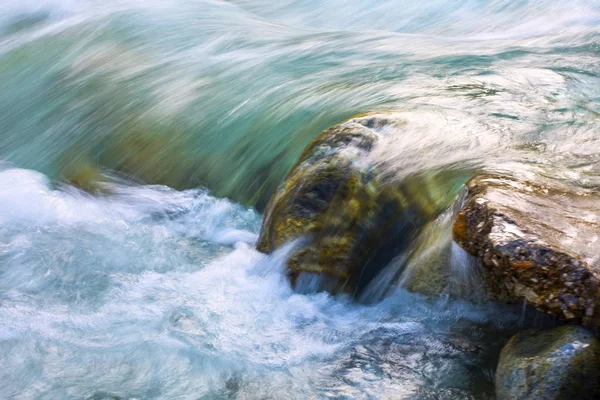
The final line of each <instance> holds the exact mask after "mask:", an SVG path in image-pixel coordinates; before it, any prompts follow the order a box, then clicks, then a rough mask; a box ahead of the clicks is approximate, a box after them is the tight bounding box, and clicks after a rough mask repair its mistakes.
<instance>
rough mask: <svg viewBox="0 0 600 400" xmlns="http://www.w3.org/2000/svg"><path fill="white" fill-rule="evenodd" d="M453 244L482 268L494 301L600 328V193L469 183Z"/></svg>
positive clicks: (493, 179) (492, 178)
mask: <svg viewBox="0 0 600 400" xmlns="http://www.w3.org/2000/svg"><path fill="white" fill-rule="evenodd" d="M467 190H468V193H467V199H466V203H465V204H464V206H463V208H462V210H461V211H460V212H459V214H458V216H457V218H456V220H455V223H454V227H453V235H454V240H455V241H456V242H457V243H458V244H459V245H460V246H461V247H463V248H464V249H465V250H466V251H467V252H468V253H470V254H471V255H473V256H475V257H477V258H478V259H479V260H480V261H481V263H482V264H483V268H482V272H483V274H482V275H483V278H484V283H485V286H486V290H487V292H488V294H489V295H490V297H491V298H492V299H494V300H499V301H506V302H517V303H523V302H527V304H529V305H531V306H532V307H534V308H536V309H538V310H540V311H543V312H547V313H550V314H552V315H555V316H558V317H561V318H564V319H566V320H569V321H573V322H578V323H583V324H584V325H586V326H588V327H591V328H592V329H594V330H595V331H598V328H599V326H600V292H599V290H600V284H599V283H600V281H599V279H600V263H599V259H598V255H599V254H600V252H599V251H598V243H599V241H598V240H599V235H600V215H599V214H600V213H599V201H598V194H597V193H595V192H594V191H592V190H584V189H578V190H574V189H572V188H569V187H566V186H563V185H561V184H560V183H558V182H538V183H532V182H527V181H524V180H518V179H514V178H509V177H501V176H496V175H484V176H479V177H476V178H474V179H472V180H471V181H469V182H468V184H467Z"/></svg>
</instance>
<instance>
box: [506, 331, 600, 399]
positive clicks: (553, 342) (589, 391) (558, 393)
mask: <svg viewBox="0 0 600 400" xmlns="http://www.w3.org/2000/svg"><path fill="white" fill-rule="evenodd" d="M496 397H497V399H498V400H571V399H578V400H593V399H598V398H600V342H598V340H597V339H595V338H594V336H593V335H592V334H591V333H590V332H588V331H587V330H585V329H583V328H581V327H578V326H561V327H559V328H554V329H550V330H544V331H539V330H528V331H524V332H521V333H519V334H517V335H515V336H514V337H513V338H512V339H511V340H510V341H509V342H508V344H507V345H506V346H505V347H504V348H503V349H502V352H501V353H500V361H499V362H498V369H497V370H496Z"/></svg>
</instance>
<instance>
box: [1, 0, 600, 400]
mask: <svg viewBox="0 0 600 400" xmlns="http://www.w3.org/2000/svg"><path fill="white" fill-rule="evenodd" d="M599 55H600V2H598V1H568V2H567V1H565V0H535V1H534V0H519V1H509V0H493V1H482V0H464V1H459V2H456V1H450V0H434V1H429V2H424V3H423V2H421V3H417V2H409V1H398V0H360V1H354V2H348V1H342V0H325V1H323V0H298V1H291V0H281V1H278V2H276V4H274V2H272V1H265V0H232V1H223V0H177V1H167V0H150V1H131V0H129V1H124V0H104V1H99V0H81V1H70V0H20V1H16V0H4V1H3V2H2V3H0V162H2V171H0V281H1V283H0V321H1V323H0V387H2V389H1V390H0V397H7V398H17V399H29V398H41V399H70V398H73V399H80V398H91V399H104V398H156V399H159V398H186V399H187V398H204V399H209V398H240V399H243V398H285V399H290V398H323V397H331V398H361V397H363V398H369V397H370V398H407V399H408V398H410V399H413V398H421V399H434V398H439V399H452V398H456V399H465V398H477V399H485V398H491V397H492V381H491V371H492V369H493V366H494V363H495V357H496V354H497V351H498V349H499V346H500V345H501V344H502V343H503V341H504V340H505V339H506V338H507V337H508V335H510V333H512V332H513V331H514V329H516V328H515V327H516V326H518V325H519V324H522V323H523V320H522V318H521V315H520V312H519V311H515V312H512V311H507V310H505V309H497V308H494V307H490V306H484V305H481V306H478V305H472V304H467V303H462V302H460V301H448V302H446V301H440V302H432V301H429V300H425V299H423V298H421V297H418V296H414V295H409V294H407V293H405V292H403V291H402V290H398V291H397V292H396V293H393V294H392V295H391V296H390V297H388V298H386V299H385V300H384V301H383V302H380V303H378V304H376V305H371V306H366V305H357V304H351V303H350V302H349V301H347V299H344V298H341V299H339V298H332V297H330V296H328V295H326V294H323V293H321V294H314V295H306V296H305V295H298V294H295V293H293V292H292V291H291V289H290V288H289V285H288V283H287V281H286V280H285V277H284V273H283V272H282V270H281V269H282V268H283V267H282V265H283V262H282V257H284V255H282V254H275V255H273V256H271V257H267V256H264V255H262V254H260V253H257V252H256V251H254V250H253V249H252V246H253V243H254V241H255V240H256V236H257V234H258V229H259V225H260V219H261V215H260V214H259V212H260V210H262V209H263V207H264V206H265V204H266V202H267V201H268V199H269V196H270V195H271V193H272V192H273V190H274V189H275V188H276V187H277V186H278V185H279V184H280V183H281V181H282V179H283V177H284V176H285V175H286V173H287V172H288V171H289V169H290V168H291V166H292V165H293V164H294V162H295V161H296V159H297V157H298V155H299V153H300V152H301V151H302V149H303V147H304V146H305V145H306V144H307V143H308V142H309V141H310V140H311V139H312V138H313V137H314V136H315V135H317V134H318V133H319V132H320V131H322V130H323V129H325V128H327V127H329V126H331V125H333V124H335V123H338V122H340V121H343V120H345V119H347V118H350V117H352V116H355V115H357V114H361V113H364V112H373V111H393V112H395V113H399V114H400V115H402V118H403V120H404V121H405V123H404V124H402V125H401V126H399V127H397V129H395V130H394V131H393V132H391V133H392V134H391V135H390V137H389V141H387V142H386V143H385V145H384V146H380V147H379V148H378V149H376V151H375V157H378V159H379V160H380V161H381V162H382V163H383V162H384V161H385V165H386V168H389V169H390V172H391V173H393V174H396V175H397V176H398V177H399V178H401V177H402V176H405V175H408V174H412V173H415V172H419V173H423V172H424V171H429V170H440V169H447V168H449V169H455V170H457V171H461V172H460V173H464V171H465V170H467V171H474V170H479V169H485V170H488V171H508V170H510V171H512V173H514V174H516V175H521V176H526V177H528V179H530V180H536V179H542V178H543V179H558V180H561V181H563V182H565V183H567V184H569V185H571V186H573V187H575V189H576V188H578V187H582V188H583V187H585V188H588V189H589V188H591V189H596V188H599V187H600V163H599V162H598V161H600V160H599V157H600V156H599V154H600V135H599V134H598V132H599V131H600V130H599V127H600V119H599V118H598V116H599V115H600V79H599V77H600V64H599V63H598V56H599ZM160 185H165V186H160ZM79 189H83V190H84V191H79ZM86 192H87V193H86ZM90 193H91V194H92V195H90ZM256 210H258V211H256ZM454 256H455V257H458V258H460V257H461V255H456V254H455V255H454ZM461 262H462V261H461ZM461 265H462V264H461ZM465 265H466V264H465ZM459 272H460V273H463V272H464V271H462V270H460V271H459ZM529 322H532V321H529ZM537 322H538V323H539V322H540V321H539V320H538V321H537ZM526 323H528V322H526ZM469 396H471V397H469Z"/></svg>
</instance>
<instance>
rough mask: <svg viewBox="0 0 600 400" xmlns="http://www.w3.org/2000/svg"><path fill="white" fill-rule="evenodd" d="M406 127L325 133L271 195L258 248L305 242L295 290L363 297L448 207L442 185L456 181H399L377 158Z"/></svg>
mask: <svg viewBox="0 0 600 400" xmlns="http://www.w3.org/2000/svg"><path fill="white" fill-rule="evenodd" d="M401 123H402V122H401V121H400V120H399V119H396V118H394V117H390V116H382V115H372V116H366V117H361V118H355V119H352V120H349V121H347V122H344V123H342V124H339V125H336V126H334V127H332V128H330V129H328V130H326V131H324V132H322V133H321V134H320V135H319V136H318V137H317V138H315V139H314V140H313V142H312V143H310V144H309V145H308V147H307V148H306V149H305V150H304V152H303V153H302V155H301V156H300V158H299V160H298V162H297V163H296V165H295V166H294V168H293V169H292V171H291V172H290V174H289V175H288V177H287V179H286V180H285V182H284V183H283V184H282V185H281V186H280V187H279V189H278V190H277V191H276V192H275V194H274V195H273V197H272V198H271V200H270V202H269V204H268V206H267V209H266V212H265V218H264V221H263V226H262V230H261V234H260V238H259V241H258V245H257V248H258V250H260V251H262V252H266V253H270V252H272V251H274V250H275V249H277V248H278V247H280V246H282V245H283V244H285V243H287V242H290V241H292V240H294V239H298V238H304V241H303V242H301V244H300V245H299V247H297V248H296V249H295V251H294V252H293V253H292V255H291V257H290V258H289V261H288V267H289V275H290V278H291V281H292V283H293V284H294V285H296V286H297V287H298V286H301V287H303V288H307V289H311V290H329V291H331V292H349V293H352V294H358V293H360V292H361V291H362V290H363V289H364V288H365V287H366V285H367V284H368V283H369V282H370V281H371V280H372V279H373V278H374V277H375V275H376V274H377V273H378V272H379V271H380V270H381V268H382V267H383V266H385V265H386V264H387V263H388V262H389V261H390V260H392V259H393V258H394V257H395V256H397V255H398V254H399V253H401V252H402V251H403V250H405V249H407V248H408V247H409V246H410V243H411V242H412V241H413V239H414V238H415V235H416V234H417V233H418V232H419V231H420V230H421V229H422V227H423V226H424V225H425V224H426V223H427V222H428V221H430V220H431V219H432V218H434V217H435V216H437V215H438V214H439V213H440V212H441V210H442V209H443V207H444V205H447V204H448V203H449V202H450V198H451V197H452V195H451V191H449V190H448V187H447V186H443V185H441V186H440V185H439V183H440V182H450V181H452V180H451V179H450V180H449V179H447V177H443V176H441V175H435V174H430V175H423V176H419V177H409V178H404V179H402V180H401V181H398V180H396V179H394V177H392V176H387V175H386V174H385V173H384V172H383V168H381V165H380V164H378V163H376V162H374V161H373V160H372V159H371V157H370V155H371V152H372V150H373V148H374V147H375V146H376V145H378V142H380V141H381V140H382V139H383V138H384V137H385V135H386V134H387V133H386V132H389V131H390V130H393V129H398V128H399V127H400V126H401ZM455 186H456V185H455Z"/></svg>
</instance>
